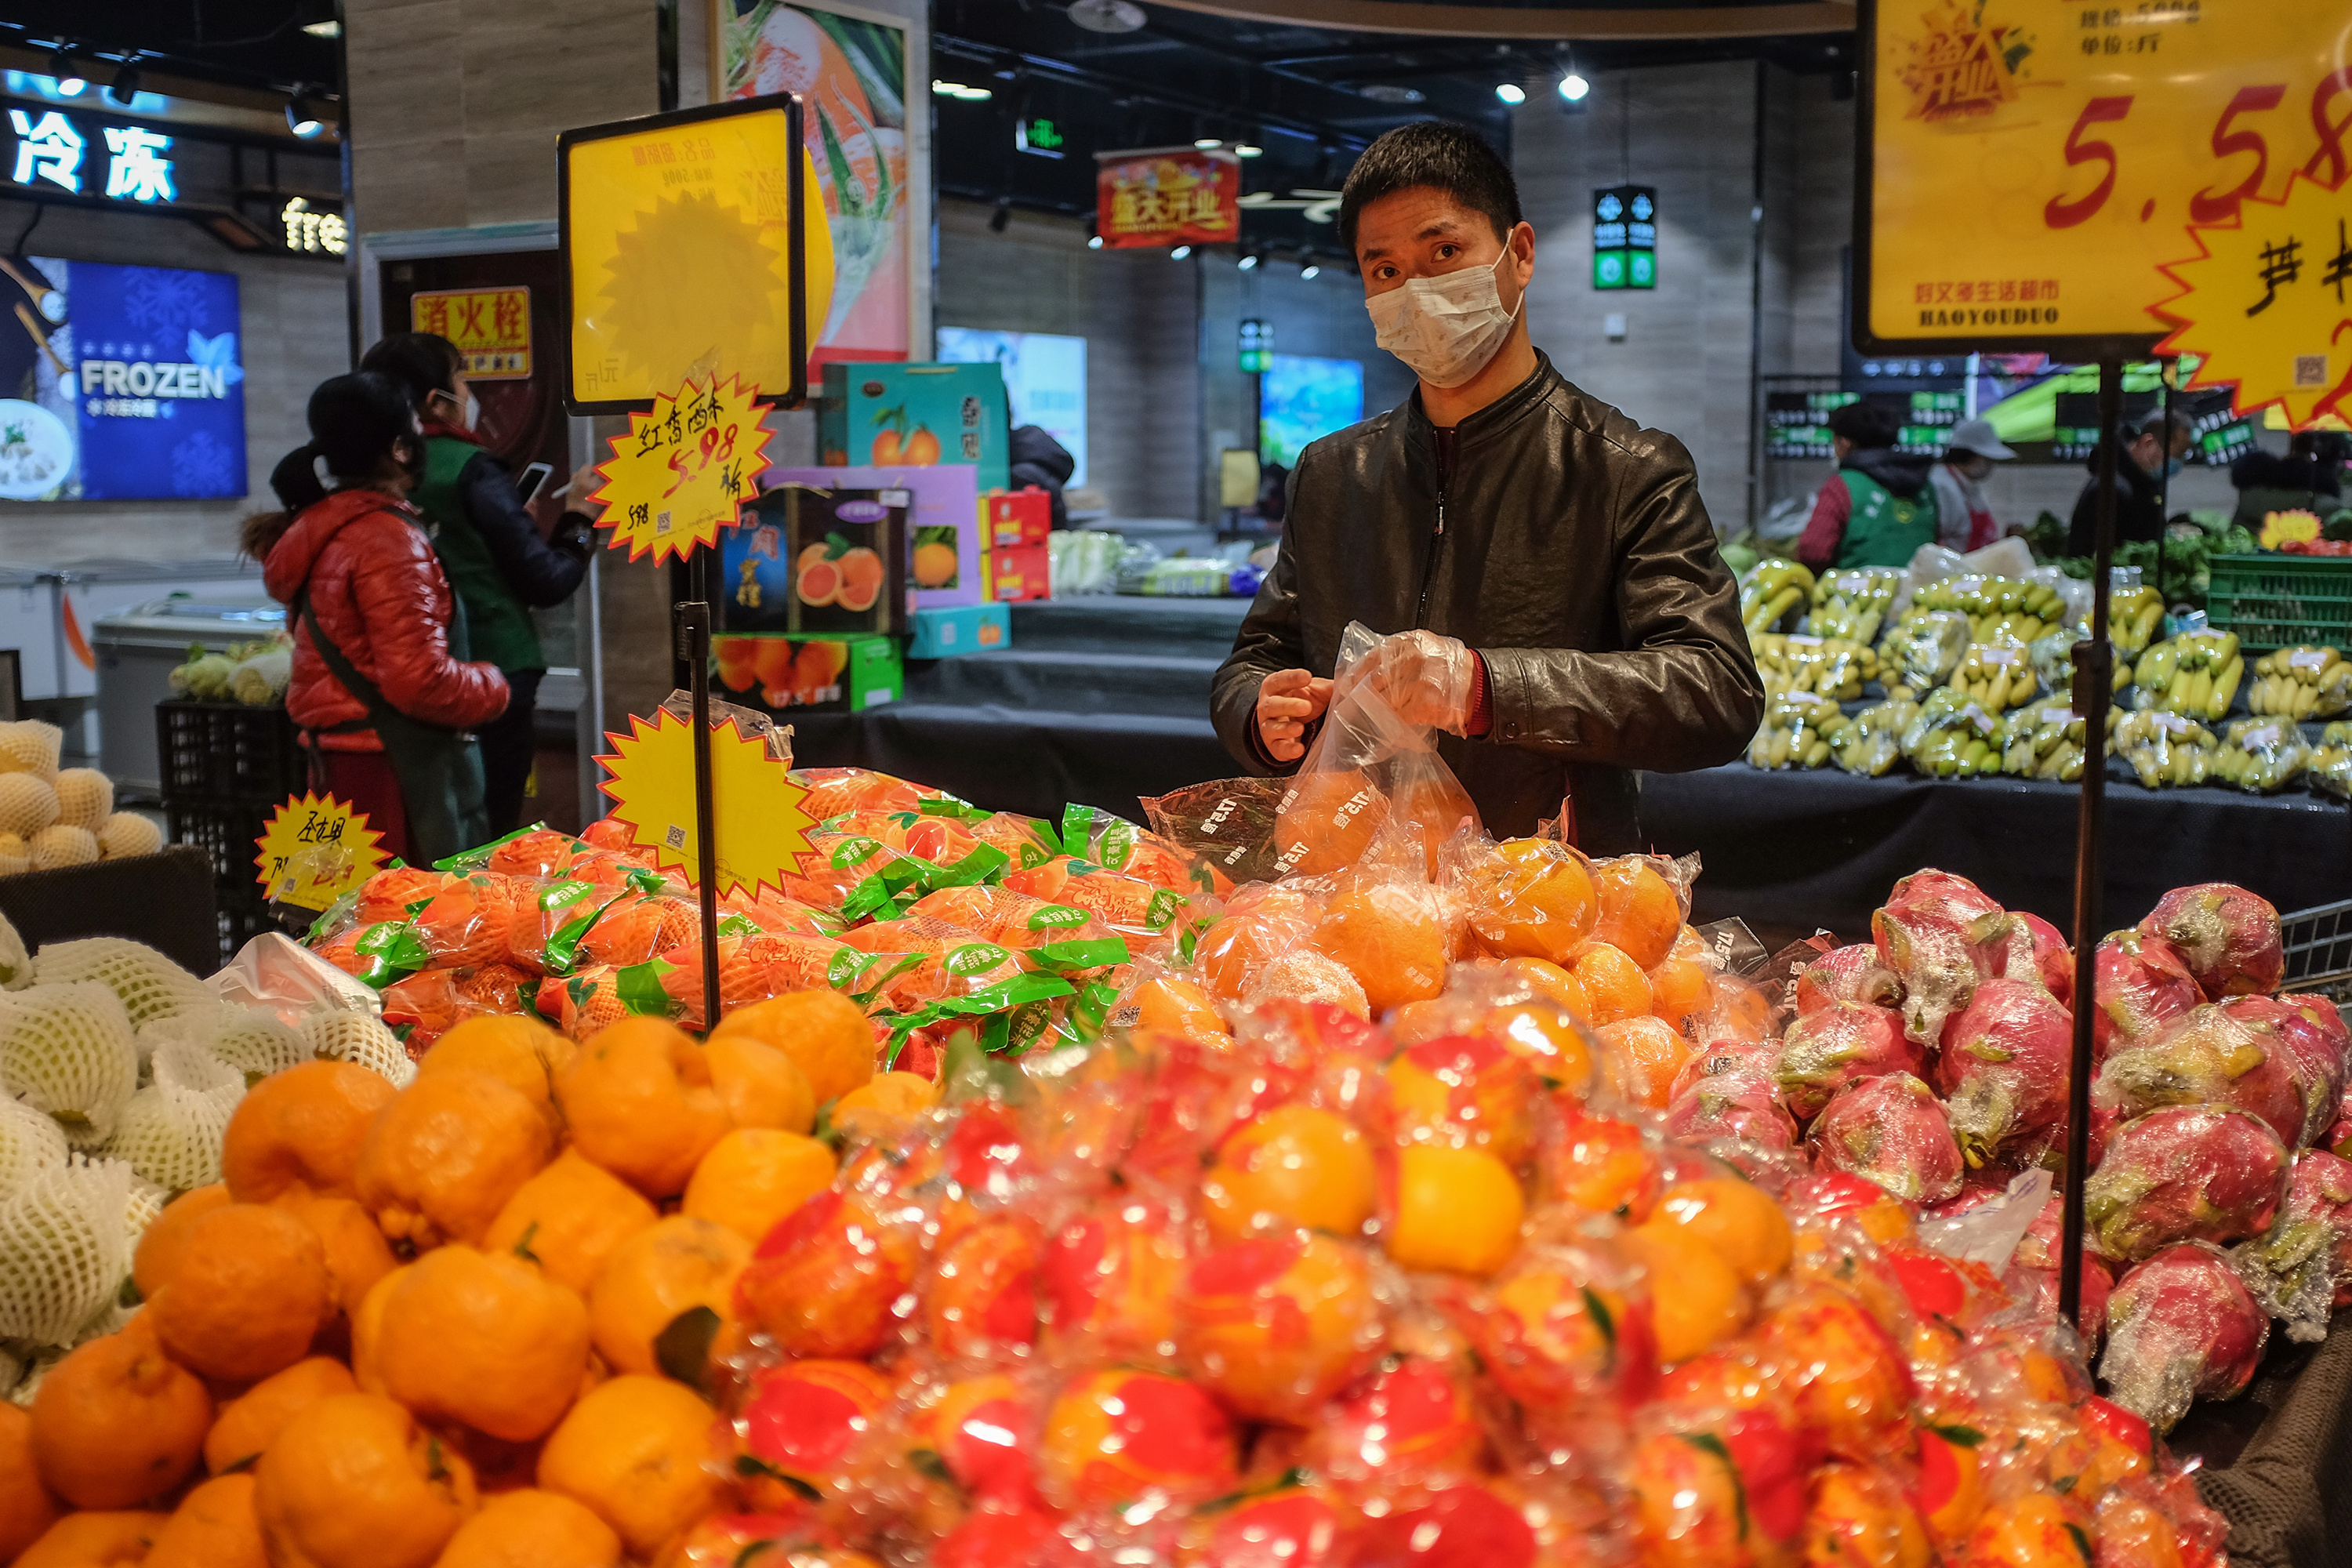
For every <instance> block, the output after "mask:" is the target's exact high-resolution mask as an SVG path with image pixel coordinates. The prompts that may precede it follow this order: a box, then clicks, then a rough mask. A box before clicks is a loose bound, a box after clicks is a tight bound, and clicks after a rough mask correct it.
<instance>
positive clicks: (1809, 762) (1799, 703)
mask: <svg viewBox="0 0 2352 1568" xmlns="http://www.w3.org/2000/svg"><path fill="white" fill-rule="evenodd" d="M1850 727H1851V725H1850V721H1848V720H1847V718H1846V717H1845V714H1844V712H1843V710H1841V709H1840V708H1839V707H1838V705H1837V703H1836V702H1834V701H1832V700H1830V699H1829V698H1826V697H1815V696H1812V695H1811V694H1810V693H1808V692H1803V691H1784V692H1782V693H1781V694H1780V695H1779V696H1777V697H1774V698H1772V699H1771V700H1769V701H1768V702H1767V703H1766V704H1765V707H1764V722H1763V724H1762V725H1761V726H1760V727H1759V729H1758V730H1757V731H1756V738H1755V739H1754V740H1752V741H1750V742H1748V763H1749V765H1750V766H1753V767H1759V768H1766V769H1773V768H1821V767H1827V766H1828V765H1829V763H1830V759H1831V757H1832V754H1833V753H1834V752H1836V751H1837V749H1838V748H1839V747H1840V746H1841V745H1842V744H1843V742H1844V741H1845V738H1846V735H1847V732H1848V730H1849V729H1850Z"/></svg>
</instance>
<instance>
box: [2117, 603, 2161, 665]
mask: <svg viewBox="0 0 2352 1568" xmlns="http://www.w3.org/2000/svg"><path fill="white" fill-rule="evenodd" d="M2163 624H2164V600H2163V598H2162V597H2161V596H2160V595H2158V593H2157V591H2156V590H2155V589H2153V588H2134V589H2133V590H2132V591H2131V592H2130V593H2128V594H2117V595H2115V596H2114V597H2112V598H2110V599H2109V600H2108V601H2107V636H2109V637H2113V638H2114V639H2115V643H2116V647H2119V648H2121V649H2123V650H2124V653H2125V655H2126V657H2128V658H2138V657H2139V656H2140V655H2141V654H2142V653H2143V652H2145V651H2146V650H2147V639H2148V638H2150V637H2154V636H2155V635H2156V630H2157V627H2158V626H2162V625H2163Z"/></svg>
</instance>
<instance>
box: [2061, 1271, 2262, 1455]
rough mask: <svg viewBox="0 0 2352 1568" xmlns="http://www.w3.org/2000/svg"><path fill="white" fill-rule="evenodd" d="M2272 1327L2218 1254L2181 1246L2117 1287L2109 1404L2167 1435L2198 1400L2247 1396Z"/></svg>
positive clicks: (2111, 1319) (2110, 1318)
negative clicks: (2245, 1393)
mask: <svg viewBox="0 0 2352 1568" xmlns="http://www.w3.org/2000/svg"><path fill="white" fill-rule="evenodd" d="M2270 1328H2271V1324H2270V1319H2269V1318H2268V1317H2267V1316H2265V1315H2264V1314H2263V1310H2262V1309H2261V1308H2260V1307H2257V1306H2256V1305H2255V1304H2254V1300H2253V1298H2252V1296H2251V1295H2249V1294H2248V1293H2247V1291H2246V1288H2245V1286H2244V1285H2243V1284H2242V1283H2240V1281H2239V1279H2238V1276H2237V1274H2236V1273H2235V1272H2234V1271H2233V1270H2232V1269H2231V1268H2230V1260H2229V1259H2228V1258H2225V1257H2223V1256H2222V1254H2221V1249H2220V1248H2218V1247H2209V1246H2206V1245H2205V1244H2203V1243H2201V1242H2194V1241H2184V1242H2179V1243H2176V1244H2175V1245H2173V1246H2170V1247H2165V1248H2163V1249H2162V1250H2160V1251H2158V1252H2157V1253H2156V1254H2155V1255H2154V1256H2153V1257H2151V1258H2148V1259H2147V1261H2146V1262H2144V1263H2142V1264H2140V1265H2139V1266H2138V1267H2137V1268H2134V1269H2132V1270H2131V1271H2130V1272H2128V1273H2126V1275H2125V1276H2124V1277H2123V1279H2122V1281H2121V1282H2120V1283H2119V1284H2117V1285H2116V1293H2115V1295H2114V1296H2113V1297H2112V1298H2111V1299H2109V1300H2108V1302H2107V1349H2106V1353H2105V1355H2103V1356H2101V1357H2100V1358H2099V1376H2100V1378H2101V1379H2102V1380H2104V1381H2105V1384H2106V1385H2107V1392H2108V1397H2109V1398H2111V1399H2113V1400H2114V1401H2115V1402H2116V1404H2118V1405H2122V1406H2123V1407H2124V1408H2126V1410H2129V1411H2131V1412H2133V1413H2134V1414H2136V1415H2138V1416H2140V1417H2141V1418H2142V1419H2143V1420H2145V1421H2147V1424H2148V1425H2149V1426H2153V1427H2154V1428H2156V1430H2157V1431H2158V1432H2159V1433H2162V1432H2169V1431H2171V1430H2172V1428H2173V1427H2174V1426H2178V1425H2179V1421H2180V1418H2181V1417H2182V1416H2183V1415H2187V1414H2188V1413H2189V1405H2191V1404H2192V1403H2194V1402H2195V1401H2197V1400H2200V1399H2233V1398H2235V1397H2236V1396H2237V1395H2238V1394H2242V1393H2243V1392H2244V1391H2245V1387H2246V1384H2248V1383H2249V1382H2250V1381H2252V1378H2253V1375H2254V1364H2255V1363H2257V1362H2259V1361H2260V1360H2261V1359H2262V1354H2263V1343H2264V1342H2266V1341H2267V1340H2268V1339H2269V1337H2270Z"/></svg>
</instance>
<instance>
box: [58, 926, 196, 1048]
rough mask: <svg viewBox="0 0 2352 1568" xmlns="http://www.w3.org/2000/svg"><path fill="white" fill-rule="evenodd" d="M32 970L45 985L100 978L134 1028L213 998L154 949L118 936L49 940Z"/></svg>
mask: <svg viewBox="0 0 2352 1568" xmlns="http://www.w3.org/2000/svg"><path fill="white" fill-rule="evenodd" d="M34 973H35V975H36V977H37V978H38V979H39V980H40V981H41V982H42V983H43V984H47V983H48V982H50V981H53V980H94V981H97V982H98V983H99V984H101V985H104V986H105V987H106V988H107V989H108V990H110V991H112V992H113V993H114V994H116V995H117V996H119V997H121V999H122V1006H123V1010H124V1011H125V1012H127V1013H128V1014H130V1016H131V1023H132V1024H133V1025H134V1026H136V1025H141V1024H147V1023H152V1021H154V1020H155V1019H157V1018H168V1017H170V1016H172V1015H173V1014H174V1013H179V1012H184V1011H185V1010H186V1009H188V1008H190V1007H197V1006H203V1005H205V1004H208V1003H210V1002H211V1001H212V1000H213V999H214V998H213V992H212V988H211V987H210V986H208V985H206V984H205V983H204V982H203V981H201V980H199V979H197V978H196V977H195V976H194V975H193V974H191V973H188V972H187V971H186V970H184V969H183V968H181V967H180V966H179V965H178V964H176V963H173V962H172V961H171V960H170V959H168V958H166V957H164V956H163V954H162V953H160V952H156V951H155V950H154V949H153V948H152V947H149V946H148V945H147V944H146V943H144V942H130V941H126V940H125V939H123V938H121V937H119V936H93V937H85V938H83V939H81V940H80V941H79V942H50V943H48V944H47V946H45V947H43V948H42V949H41V951H40V955H39V956H38V957H37V959H36V960H35V961H34Z"/></svg>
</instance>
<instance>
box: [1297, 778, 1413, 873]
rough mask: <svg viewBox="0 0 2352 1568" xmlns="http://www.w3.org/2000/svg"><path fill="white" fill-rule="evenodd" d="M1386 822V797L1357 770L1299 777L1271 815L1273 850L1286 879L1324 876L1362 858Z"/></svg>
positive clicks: (1387, 809) (1387, 800)
mask: <svg viewBox="0 0 2352 1568" xmlns="http://www.w3.org/2000/svg"><path fill="white" fill-rule="evenodd" d="M1388 819H1389V797H1388V796H1387V795H1384V794H1382V793H1381V787H1380V786H1379V785H1378V784H1374V783H1373V782H1372V780H1371V776H1370V774H1368V773H1364V772H1363V771H1362V770H1361V769H1358V768H1348V769H1342V770H1339V771H1336V772H1331V773H1300V774H1299V775H1298V777H1297V779H1295V780H1293V781H1292V783H1291V787H1290V791H1289V793H1288V794H1287V795H1284V796H1283V800H1282V805H1280V806H1279V807H1277V808H1276V812H1275V819H1274V846H1275V851H1276V853H1277V854H1278V855H1280V856H1281V858H1282V866H1283V868H1284V870H1285V871H1286V872H1287V873H1288V874H1289V875H1291V876H1295V877H1319V876H1324V875H1327V874H1328V873H1330V872H1333V871H1338V870H1342V869H1345V868H1348V867H1349V866H1352V865H1354V864H1355V863H1356V862H1357V861H1358V860H1360V859H1362V858H1363V856H1364V851H1365V850H1367V849H1369V848H1370V847H1371V844H1372V835H1374V834H1376V833H1378V832H1379V831H1380V830H1381V824H1383V823H1385V822H1386V821H1388Z"/></svg>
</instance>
